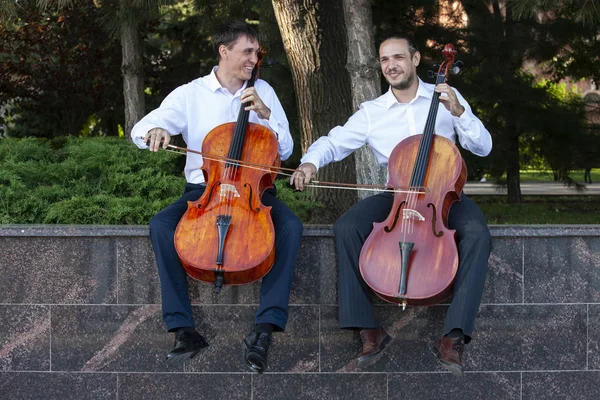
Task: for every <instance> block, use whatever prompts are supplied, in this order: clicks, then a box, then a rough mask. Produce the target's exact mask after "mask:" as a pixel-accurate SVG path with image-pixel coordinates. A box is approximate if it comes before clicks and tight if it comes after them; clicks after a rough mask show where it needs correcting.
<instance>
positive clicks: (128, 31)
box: [121, 19, 145, 137]
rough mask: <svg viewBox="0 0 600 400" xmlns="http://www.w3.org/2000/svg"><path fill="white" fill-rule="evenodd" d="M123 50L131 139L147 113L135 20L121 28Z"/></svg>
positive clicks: (140, 50) (126, 132)
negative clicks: (137, 125)
mask: <svg viewBox="0 0 600 400" xmlns="http://www.w3.org/2000/svg"><path fill="white" fill-rule="evenodd" d="M121 49H122V55H123V62H122V63H121V73H122V74H123V95H124V98H125V136H126V137H130V136H129V135H130V133H131V129H132V128H133V126H134V125H135V123H136V122H138V121H139V120H140V119H142V117H143V116H144V113H145V100H144V69H143V65H142V49H141V45H140V39H139V37H138V24H137V22H136V21H135V20H133V19H132V20H131V21H129V22H126V23H123V24H122V26H121Z"/></svg>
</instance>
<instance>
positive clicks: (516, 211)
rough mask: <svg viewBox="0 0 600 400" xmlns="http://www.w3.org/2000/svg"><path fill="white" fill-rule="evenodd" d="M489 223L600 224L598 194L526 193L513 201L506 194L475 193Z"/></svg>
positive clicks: (475, 199) (475, 198)
mask: <svg viewBox="0 0 600 400" xmlns="http://www.w3.org/2000/svg"><path fill="white" fill-rule="evenodd" d="M471 199H472V200H473V201H475V203H477V205H478V206H479V207H480V208H481V210H482V211H483V214H484V215H485V218H486V220H487V223H488V224H599V223H600V202H598V201H597V200H596V196H523V202H522V203H521V204H510V203H508V202H507V201H506V198H505V197H504V196H471Z"/></svg>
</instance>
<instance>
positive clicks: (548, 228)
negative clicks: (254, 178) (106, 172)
mask: <svg viewBox="0 0 600 400" xmlns="http://www.w3.org/2000/svg"><path fill="white" fill-rule="evenodd" d="M489 228H490V233H491V234H492V236H493V237H540V236H546V237H563V236H573V237H575V236H596V237H597V236H600V225H489ZM2 236H6V237H10V236H15V237H21V236H22V237H49V236H69V237H71V236H84V237H94V236H144V237H147V236H148V226H146V225H60V224H52V225H35V224H32V225H29V224H22V225H19V224H12V225H2V226H1V227H0V237H2ZM303 236H319V237H328V236H330V237H333V228H332V226H331V225H322V224H306V225H304V232H303Z"/></svg>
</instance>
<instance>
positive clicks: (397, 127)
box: [301, 79, 492, 169]
mask: <svg viewBox="0 0 600 400" xmlns="http://www.w3.org/2000/svg"><path fill="white" fill-rule="evenodd" d="M434 88H435V85H432V84H429V83H424V82H423V81H421V80H420V79H419V88H418V89H417V94H416V96H415V98H414V99H412V100H411V101H410V102H408V103H399V102H398V100H396V97H395V96H394V94H393V93H392V88H391V87H390V90H388V92H387V93H385V94H383V95H381V96H379V97H378V98H376V99H375V100H371V101H367V102H365V103H362V104H361V105H360V109H359V110H358V111H357V112H356V113H355V114H354V115H352V116H351V117H350V119H348V122H346V124H345V125H344V126H336V127H335V128H333V129H332V130H331V131H329V134H328V135H327V136H322V137H320V138H319V139H318V140H317V141H315V142H314V143H313V144H312V145H311V146H310V147H309V148H308V151H307V152H306V154H305V155H304V157H302V160H301V162H302V163H305V162H309V163H312V164H314V165H315V166H316V167H317V169H319V168H321V167H323V166H325V165H327V164H329V163H330V162H332V161H340V160H342V159H343V158H345V157H347V156H348V155H350V154H351V153H352V152H353V151H355V150H356V149H358V148H360V147H362V146H363V145H364V144H368V145H369V146H370V147H371V148H372V149H373V152H374V153H375V156H376V157H377V161H378V162H379V164H381V165H382V166H384V167H387V165H388V159H389V157H390V154H391V153H392V150H393V149H394V147H395V146H396V145H397V144H398V143H400V141H402V140H403V139H405V138H407V137H409V136H412V135H418V134H421V133H423V131H424V129H425V122H426V121H427V115H428V114H429V108H430V106H431V99H432V98H433V90H434ZM454 92H455V93H456V96H457V97H458V100H459V102H460V104H461V105H462V106H463V107H464V108H465V111H464V112H463V113H462V114H461V115H460V117H454V116H453V115H452V114H450V111H448V110H447V109H446V107H445V106H444V105H443V104H441V103H440V105H439V109H438V113H437V118H436V122H435V133H436V134H437V135H441V136H445V137H447V138H448V139H450V140H452V141H453V142H454V143H456V138H457V137H458V141H459V142H460V144H461V145H462V147H464V148H465V149H467V150H469V151H471V152H472V153H474V154H476V155H478V156H482V157H485V156H487V155H488V154H489V153H490V151H491V150H492V138H491V136H490V133H489V132H488V131H487V129H485V127H484V126H483V124H482V123H481V121H480V120H479V119H478V118H477V117H476V116H475V115H473V113H472V112H471V107H470V106H469V104H468V103H467V101H466V100H465V99H464V98H463V97H462V96H461V94H460V93H459V92H458V91H457V90H456V89H454Z"/></svg>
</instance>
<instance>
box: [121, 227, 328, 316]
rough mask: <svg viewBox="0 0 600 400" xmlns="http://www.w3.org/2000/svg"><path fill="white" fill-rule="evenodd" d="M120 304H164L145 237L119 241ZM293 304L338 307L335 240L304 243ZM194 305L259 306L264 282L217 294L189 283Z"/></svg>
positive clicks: (314, 239)
mask: <svg viewBox="0 0 600 400" xmlns="http://www.w3.org/2000/svg"><path fill="white" fill-rule="evenodd" d="M117 252H118V270H119V291H118V302H119V304H160V302H161V297H160V280H159V277H158V272H157V269H156V262H155V261H154V254H153V252H152V250H151V243H150V240H149V239H148V238H144V237H124V238H119V241H118V244H117ZM299 254H300V256H299V257H298V260H297V264H296V267H295V271H294V281H293V286H292V291H291V293H290V304H322V303H325V304H334V303H335V302H336V290H337V289H336V282H337V270H336V266H335V254H334V250H333V238H317V237H304V238H303V239H302V242H301V245H300V250H299ZM188 286H189V293H190V299H191V301H192V303H193V304H256V305H257V304H258V303H259V301H260V282H257V283H253V284H250V285H243V286H225V287H224V288H223V290H222V291H221V293H219V294H216V293H215V290H214V286H213V285H212V284H209V283H205V282H199V281H196V280H194V279H191V278H190V279H188Z"/></svg>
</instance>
